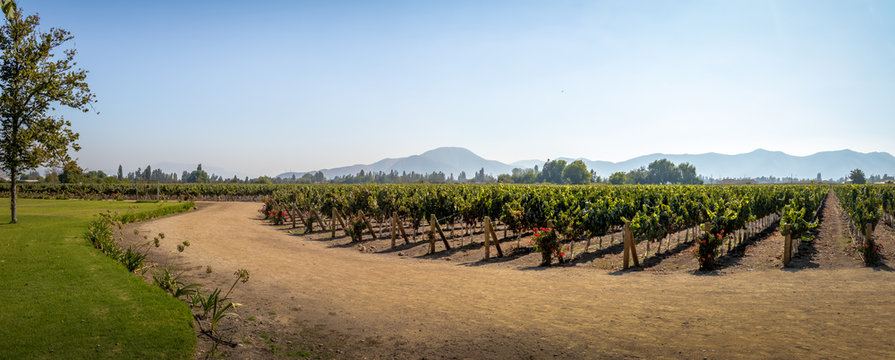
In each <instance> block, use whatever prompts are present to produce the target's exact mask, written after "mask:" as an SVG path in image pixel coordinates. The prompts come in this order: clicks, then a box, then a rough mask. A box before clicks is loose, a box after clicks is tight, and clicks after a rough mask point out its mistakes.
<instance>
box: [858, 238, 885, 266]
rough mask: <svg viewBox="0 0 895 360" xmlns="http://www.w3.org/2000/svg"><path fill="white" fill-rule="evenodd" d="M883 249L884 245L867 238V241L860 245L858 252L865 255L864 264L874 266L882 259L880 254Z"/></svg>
mask: <svg viewBox="0 0 895 360" xmlns="http://www.w3.org/2000/svg"><path fill="white" fill-rule="evenodd" d="M882 250H883V246H882V245H880V244H877V243H876V242H875V241H873V239H867V241H866V242H864V243H863V244H861V245H858V252H859V253H861V256H863V257H864V264H865V265H867V266H874V265H876V264H877V263H879V261H880V260H882V256H880V252H881V251H882Z"/></svg>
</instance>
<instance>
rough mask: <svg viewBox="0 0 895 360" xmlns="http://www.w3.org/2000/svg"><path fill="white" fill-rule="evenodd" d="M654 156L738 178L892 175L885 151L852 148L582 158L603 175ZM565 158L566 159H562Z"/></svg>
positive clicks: (892, 160) (894, 167)
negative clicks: (803, 153) (615, 159)
mask: <svg viewBox="0 0 895 360" xmlns="http://www.w3.org/2000/svg"><path fill="white" fill-rule="evenodd" d="M658 159H668V160H669V161H671V162H673V163H675V164H680V163H682V162H687V163H690V164H692V165H693V166H695V167H696V172H697V173H699V174H700V175H703V176H706V177H709V176H711V177H714V178H716V179H718V178H742V177H760V176H776V177H788V176H790V175H792V176H795V177H797V178H809V179H813V178H815V177H816V176H817V173H821V177H822V178H823V179H829V178H833V179H838V178H840V177H844V176H847V175H848V173H849V172H850V171H851V170H852V169H855V168H858V169H861V170H863V171H864V173H865V174H867V175H870V174H880V175H882V174H895V157H893V156H892V155H890V154H889V153H885V152H871V153H860V152H856V151H852V150H838V151H823V152H819V153H815V154H812V155H808V156H793V155H789V154H786V153H784V152H780V151H768V150H764V149H758V150H755V151H752V152H749V153H745V154H736V155H725V154H718V153H706V154H695V155H690V154H650V155H644V156H639V157H636V158H633V159H630V160H626V161H622V162H618V163H613V162H608V161H591V160H587V159H582V160H584V162H585V164H587V168H588V169H593V170H594V171H595V172H596V173H597V174H598V175H602V176H607V175H609V174H612V173H613V172H616V171H629V170H631V169H636V168H639V167H641V166H647V165H648V164H649V163H651V162H653V161H655V160H658ZM565 160H566V161H569V160H570V159H565Z"/></svg>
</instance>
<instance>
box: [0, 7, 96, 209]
mask: <svg viewBox="0 0 895 360" xmlns="http://www.w3.org/2000/svg"><path fill="white" fill-rule="evenodd" d="M7 3H8V2H7V1H3V10H4V13H5V14H6V15H7V20H8V23H7V24H6V25H4V26H3V27H2V28H0V52H2V54H0V91H2V94H0V122H2V128H0V165H2V167H3V168H4V169H6V170H7V171H9V173H10V178H11V179H10V180H11V184H10V190H11V191H10V193H11V194H10V195H11V196H10V212H11V222H12V223H17V222H18V218H17V214H16V198H17V196H18V191H17V190H18V189H17V188H16V185H17V184H16V178H17V177H18V176H19V174H20V173H22V172H25V171H28V170H32V169H36V168H37V167H39V166H41V165H56V164H60V163H67V162H70V161H71V158H70V157H69V155H68V149H69V148H72V149H73V150H75V151H77V150H80V146H78V144H77V143H76V141H77V139H78V134H77V133H75V132H74V131H72V130H71V128H70V127H71V123H69V122H68V121H66V120H64V119H63V118H62V117H61V116H54V115H51V114H49V112H50V111H52V110H54V109H55V107H56V106H65V107H70V108H73V109H78V110H81V111H84V112H87V111H89V107H90V105H91V104H92V103H93V102H94V101H95V98H94V95H93V94H92V93H91V92H90V88H89V87H88V86H87V82H86V80H87V71H86V70H82V69H75V68H74V66H75V61H74V58H75V53H76V51H75V50H74V49H72V48H69V49H62V51H61V52H62V53H61V56H57V54H56V51H57V48H59V47H60V46H62V45H63V44H65V43H66V42H68V41H69V40H71V39H72V38H73V37H72V36H71V34H69V32H68V31H65V30H62V29H56V28H50V30H49V31H48V32H41V31H40V29H38V27H39V25H40V18H39V17H38V16H37V15H30V16H28V17H22V15H21V13H20V12H18V11H13V12H12V13H10V12H9V11H7Z"/></svg>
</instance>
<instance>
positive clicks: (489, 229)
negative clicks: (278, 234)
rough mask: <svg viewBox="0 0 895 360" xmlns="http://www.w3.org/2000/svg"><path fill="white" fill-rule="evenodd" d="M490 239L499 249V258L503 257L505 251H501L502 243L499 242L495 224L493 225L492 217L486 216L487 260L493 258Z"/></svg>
mask: <svg viewBox="0 0 895 360" xmlns="http://www.w3.org/2000/svg"><path fill="white" fill-rule="evenodd" d="M489 239H491V241H494V247H495V248H497V257H503V250H501V249H500V241H498V240H497V234H496V233H494V224H493V223H491V217H488V216H485V260H487V259H489V258H490V257H491V245H489V243H488V242H489Z"/></svg>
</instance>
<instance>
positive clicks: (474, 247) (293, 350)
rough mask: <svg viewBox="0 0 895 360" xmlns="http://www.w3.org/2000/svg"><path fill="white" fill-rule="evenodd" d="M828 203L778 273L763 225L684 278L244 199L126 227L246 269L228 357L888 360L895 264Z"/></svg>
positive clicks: (201, 265) (883, 231)
mask: <svg viewBox="0 0 895 360" xmlns="http://www.w3.org/2000/svg"><path fill="white" fill-rule="evenodd" d="M827 205H828V206H826V208H825V209H824V212H823V216H824V219H825V220H824V222H823V223H822V225H821V227H820V228H819V229H818V233H817V236H816V238H815V240H814V241H813V242H812V243H811V245H812V246H813V250H812V252H809V251H808V250H804V251H803V250H802V249H800V255H799V257H797V260H796V261H795V262H794V263H793V264H794V266H793V267H790V268H786V270H785V271H781V270H780V269H779V265H777V264H779V258H778V257H779V256H780V252H781V251H782V240H780V239H782V237H780V235H779V231H777V230H776V227H771V228H770V229H769V230H767V231H765V232H764V233H761V234H758V235H756V236H753V237H752V238H750V239H747V240H746V241H744V242H742V243H741V244H740V245H739V246H738V247H736V248H733V250H732V251H731V252H730V253H729V254H728V255H726V256H725V257H724V258H722V270H720V271H715V272H710V273H700V272H696V271H695V269H696V268H697V266H696V262H695V260H693V256H692V255H691V254H690V253H689V250H688V248H689V246H690V245H689V244H686V243H684V244H682V245H680V246H675V245H672V246H669V247H668V249H671V250H670V251H667V253H666V254H664V255H660V256H654V257H650V258H648V259H647V260H648V261H647V267H646V270H647V271H618V270H617V267H618V266H619V265H620V264H619V263H620V258H621V256H620V255H619V254H620V251H621V249H620V248H621V246H620V245H619V242H618V240H619V239H620V238H619V237H618V236H617V237H616V238H615V239H616V241H615V242H614V243H610V242H609V241H608V237H606V238H604V246H603V248H602V249H596V245H595V243H596V242H597V239H594V240H592V244H591V246H592V247H591V249H589V250H590V252H588V253H579V252H578V251H577V249H578V248H579V246H580V248H583V247H584V246H583V244H584V242H583V241H582V242H579V243H576V245H575V246H576V251H575V252H576V254H577V255H578V256H580V258H579V260H578V261H575V262H572V263H571V265H567V266H562V267H552V268H541V267H537V264H538V262H539V260H540V258H539V255H538V254H532V253H529V252H528V251H527V250H525V249H526V244H527V241H528V239H527V238H522V239H520V245H521V246H520V247H519V248H518V249H516V241H515V240H506V241H503V242H502V245H503V250H504V251H505V252H506V254H508V255H509V256H506V257H504V258H499V259H491V260H488V261H481V259H482V249H481V244H480V243H481V238H482V236H483V235H481V234H476V235H474V236H475V237H476V242H475V243H473V244H471V245H470V244H469V241H468V239H465V240H464V246H465V247H463V248H460V247H459V246H455V247H454V249H453V250H451V251H446V252H444V251H442V252H440V253H439V254H436V255H425V252H426V246H428V244H427V243H425V242H423V241H419V242H417V243H411V244H409V245H400V244H403V241H402V240H399V241H398V244H399V245H400V246H399V247H398V249H395V250H392V249H390V243H391V240H390V238H387V239H385V240H375V241H365V242H364V243H362V244H360V245H361V246H363V248H360V247H359V246H358V244H353V243H351V242H350V240H349V239H347V238H345V237H344V236H343V235H342V234H341V231H340V234H338V236H337V238H336V239H331V238H330V233H329V232H320V231H318V232H316V233H311V234H307V235H299V234H298V233H299V232H302V229H296V230H293V229H290V226H271V225H268V224H267V222H266V221H263V220H261V219H260V217H259V216H258V213H257V210H258V208H260V205H259V204H251V203H199V204H198V208H199V210H198V211H194V212H190V213H187V214H183V215H178V216H172V217H167V218H162V219H157V220H154V221H150V222H146V223H141V224H137V225H135V227H136V228H137V229H139V231H140V232H141V235H143V234H146V235H151V234H155V233H158V232H164V233H165V234H166V235H167V236H166V238H165V239H163V240H162V247H161V248H159V249H155V250H154V251H155V252H154V253H153V254H152V259H153V260H154V261H156V262H158V263H165V262H168V263H175V264H177V265H178V266H179V267H181V268H184V269H185V275H184V276H185V277H186V279H187V280H188V282H199V283H202V284H203V285H204V286H205V287H206V288H209V287H229V285H230V284H231V283H232V281H233V279H234V278H235V277H234V276H233V275H232V274H233V272H234V271H236V270H237V269H240V268H246V269H248V270H249V271H250V272H251V279H250V280H249V282H248V283H246V284H240V285H239V286H238V287H237V289H236V290H235V291H234V294H233V295H234V298H235V300H236V301H237V302H239V303H242V304H245V306H243V307H241V308H240V311H239V312H240V318H238V319H237V318H234V319H229V320H225V325H224V326H223V328H222V329H221V331H222V333H223V334H224V335H225V337H231V338H232V339H233V340H234V341H236V342H238V343H240V344H241V345H240V346H238V347H236V348H225V349H224V355H225V356H228V357H232V358H280V357H307V356H311V357H313V356H319V357H322V358H345V359H355V358H370V359H375V358H399V359H406V358H428V359H441V358H448V359H466V358H476V359H481V358H500V359H504V358H534V359H545V358H574V359H578V358H600V359H602V358H607V359H619V358H708V359H729V358H787V359H788V358H833V359H835V358H895V343H893V342H891V341H889V340H887V339H889V338H890V336H891V333H892V332H893V331H895V304H893V302H892V299H893V296H895V273H893V272H892V271H891V270H890V269H889V268H888V266H886V265H885V264H884V265H883V266H879V267H875V268H865V267H863V266H862V265H861V263H860V261H859V260H856V259H854V258H852V257H851V255H849V253H848V252H847V251H845V250H842V251H840V245H839V244H840V243H843V244H844V243H845V241H844V240H842V239H838V238H837V236H840V235H841V232H842V231H841V228H842V226H844V225H842V224H839V225H837V224H836V223H835V222H834V221H831V219H833V218H835V211H836V210H835V209H836V208H838V203H834V204H833V205H835V206H829V205H830V203H829V202H828V204H827ZM840 211H841V210H840ZM839 221H840V222H841V221H844V218H842V217H839ZM445 230H447V229H445ZM128 231H132V230H128ZM498 233H499V236H500V235H502V233H501V231H500V229H498ZM845 236H846V238H847V236H848V234H847V230H846V233H845ZM875 237H877V241H878V242H879V243H881V244H883V246H884V250H885V251H886V252H885V253H884V254H885V256H886V257H887V260H886V261H890V260H889V259H891V258H893V257H895V254H893V253H892V251H891V250H892V249H893V247H895V244H892V243H893V242H895V241H893V239H895V230H893V229H892V227H891V226H888V225H884V224H881V226H880V227H879V228H878V230H877V233H876V234H875ZM150 238H151V236H150ZM418 239H419V240H422V237H419V238H418ZM183 240H188V241H190V243H191V246H190V247H189V248H188V249H187V250H186V251H185V252H183V253H181V254H178V253H177V252H176V251H175V250H174V249H175V247H176V244H177V243H180V242H181V241H183ZM453 241H456V242H457V245H460V243H459V239H458V240H453ZM778 241H779V244H778ZM579 244H582V245H579ZM806 244H808V243H803V244H802V246H806ZM437 249H438V250H439V251H441V250H442V249H443V245H442V244H441V243H440V241H439V243H438V247H437ZM775 249H776V250H775ZM663 250H665V248H664V246H663ZM652 251H655V249H652ZM370 252H375V253H379V254H370ZM663 252H664V251H663ZM616 259H618V260H616ZM650 261H652V263H650ZM207 266H211V267H212V269H213V271H212V272H211V273H206V268H207ZM208 347H209V346H208V342H207V341H206V342H205V343H204V344H202V345H200V352H201V351H205V350H207V349H208ZM197 356H200V357H201V356H204V354H202V353H200V354H199V355H197Z"/></svg>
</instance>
